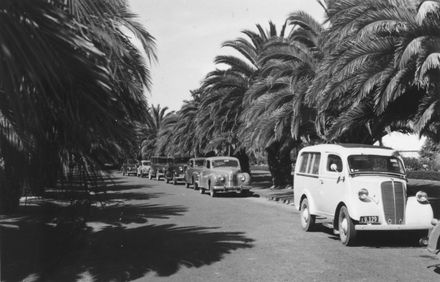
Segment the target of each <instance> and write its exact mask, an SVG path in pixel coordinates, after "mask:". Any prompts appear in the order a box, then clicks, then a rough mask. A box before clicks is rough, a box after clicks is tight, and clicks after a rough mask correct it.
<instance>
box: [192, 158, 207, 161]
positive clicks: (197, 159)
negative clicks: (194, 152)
mask: <svg viewBox="0 0 440 282" xmlns="http://www.w3.org/2000/svg"><path fill="white" fill-rule="evenodd" d="M205 159H206V158H191V159H190V160H194V161H203V160H205Z"/></svg>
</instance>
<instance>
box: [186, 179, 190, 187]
mask: <svg viewBox="0 0 440 282" xmlns="http://www.w3.org/2000/svg"><path fill="white" fill-rule="evenodd" d="M185 187H186V188H189V183H188V182H186V179H185Z"/></svg>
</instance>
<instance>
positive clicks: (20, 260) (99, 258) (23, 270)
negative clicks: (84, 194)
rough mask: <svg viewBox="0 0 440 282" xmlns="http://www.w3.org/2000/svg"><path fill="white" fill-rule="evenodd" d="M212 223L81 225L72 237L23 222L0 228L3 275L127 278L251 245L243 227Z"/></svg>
mask: <svg viewBox="0 0 440 282" xmlns="http://www.w3.org/2000/svg"><path fill="white" fill-rule="evenodd" d="M214 229H215V228H206V227H198V226H189V227H177V226H175V225H146V226H141V227H137V228H125V227H123V226H119V227H106V228H104V229H102V230H101V231H98V232H92V231H91V230H90V229H88V230H84V231H83V232H81V233H82V235H81V236H79V237H78V236H76V237H75V239H73V238H71V237H69V234H68V233H66V230H65V229H63V230H58V229H57V228H56V227H50V226H47V225H42V226H40V227H39V228H37V229H35V226H31V225H27V224H24V225H22V226H20V230H16V229H11V228H6V229H3V230H2V237H3V238H2V239H3V249H2V257H3V258H2V271H3V273H2V279H5V281H19V280H20V281H21V280H23V279H25V278H27V277H30V276H32V277H37V278H38V279H36V280H37V281H76V280H80V279H81V277H83V276H84V275H85V273H87V275H88V276H89V277H92V279H93V281H128V280H132V279H137V278H141V277H143V276H144V275H146V274H147V273H149V272H155V273H156V275H158V276H170V275H173V274H175V273H176V272H177V271H178V270H179V269H180V267H182V266H185V267H201V266H203V265H209V264H212V263H214V262H217V261H220V260H221V259H223V257H224V256H225V255H226V254H229V253H231V252H232V251H234V250H237V249H241V248H250V247H252V242H253V240H252V239H249V238H247V237H245V236H244V234H243V233H241V232H219V231H217V232H216V231H214Z"/></svg>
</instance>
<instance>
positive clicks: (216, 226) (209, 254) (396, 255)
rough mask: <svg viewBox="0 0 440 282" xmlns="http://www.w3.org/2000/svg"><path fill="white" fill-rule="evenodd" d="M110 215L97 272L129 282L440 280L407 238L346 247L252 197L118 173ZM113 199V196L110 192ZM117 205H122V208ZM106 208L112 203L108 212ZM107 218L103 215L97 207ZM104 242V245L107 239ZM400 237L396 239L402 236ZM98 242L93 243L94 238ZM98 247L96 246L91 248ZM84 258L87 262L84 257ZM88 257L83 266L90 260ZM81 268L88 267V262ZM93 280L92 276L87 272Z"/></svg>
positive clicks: (432, 263)
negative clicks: (111, 250)
mask: <svg viewBox="0 0 440 282" xmlns="http://www.w3.org/2000/svg"><path fill="white" fill-rule="evenodd" d="M116 182H117V185H119V186H118V187H123V188H117V189H114V191H113V195H114V198H115V199H122V198H124V201H123V202H121V203H120V204H119V205H118V208H115V210H114V211H105V213H106V214H107V215H109V216H110V217H111V215H112V214H113V215H114V216H119V217H120V218H119V219H120V222H121V224H120V225H117V226H116V227H117V228H116V229H115V230H113V231H112V232H115V234H112V235H113V236H111V238H112V239H108V238H107V237H108V236H107V235H108V234H107V235H104V233H105V232H108V230H109V229H108V226H107V225H111V224H114V222H115V220H109V221H108V222H107V223H105V222H104V223H103V221H102V220H99V221H98V220H97V222H95V223H94V222H92V223H90V226H92V227H93V228H94V229H95V230H94V231H95V232H96V234H101V233H103V234H101V235H102V236H103V237H102V238H103V240H104V242H102V246H101V247H102V248H104V247H105V245H110V246H112V247H115V248H117V247H119V248H120V251H117V253H116V254H112V255H111V256H110V257H102V254H96V257H95V258H94V259H96V260H100V263H99V265H102V267H104V268H105V270H106V271H107V272H106V274H105V275H103V274H102V273H100V274H99V275H98V276H96V273H97V271H96V267H95V270H94V276H95V277H99V278H100V279H104V280H106V279H107V278H108V280H110V279H115V280H135V281H439V279H440V259H439V257H437V256H434V255H431V254H430V253H428V252H427V251H426V250H425V249H424V248H423V247H419V246H417V245H416V244H413V241H414V240H413V238H412V237H411V236H410V237H409V239H407V238H406V239H402V238H397V237H396V236H397V235H399V234H392V235H390V234H375V235H374V236H371V235H368V236H364V237H363V238H361V240H362V241H361V243H360V245H359V246H356V247H344V246H342V245H341V243H340V242H339V241H338V239H337V237H336V236H334V235H332V234H331V232H330V231H329V230H326V229H322V230H319V231H317V232H312V233H306V232H303V231H302V230H301V228H300V226H299V215H298V212H297V211H296V210H295V209H294V207H292V206H287V205H281V204H278V203H274V202H271V201H267V200H266V199H262V198H257V197H254V196H250V197H246V198H243V197H236V196H233V195H226V196H224V197H218V198H210V197H209V196H208V195H201V194H199V193H198V192H196V191H194V190H192V189H187V188H185V187H184V186H183V185H177V186H174V185H171V184H166V183H165V182H163V181H160V182H157V181H154V180H147V179H145V178H143V179H141V178H137V177H122V176H120V175H119V177H118V178H117V179H116ZM110 195H112V194H110ZM121 205H122V206H121ZM108 208H109V209H112V208H111V207H108ZM103 212H104V211H103ZM104 237H106V238H107V239H104ZM400 237H401V236H400ZM97 241H99V240H97ZM97 248H98V249H99V246H97ZM89 260H93V256H92V258H89ZM90 262H91V261H89V263H90ZM86 264H87V263H86ZM92 274H93V273H92Z"/></svg>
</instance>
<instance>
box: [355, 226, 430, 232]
mask: <svg viewBox="0 0 440 282" xmlns="http://www.w3.org/2000/svg"><path fill="white" fill-rule="evenodd" d="M431 228H432V225H405V224H400V225H399V224H390V225H381V224H365V225H363V224H358V225H355V226H354V229H356V230H359V231H393V230H396V231H398V230H429V229H431Z"/></svg>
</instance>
